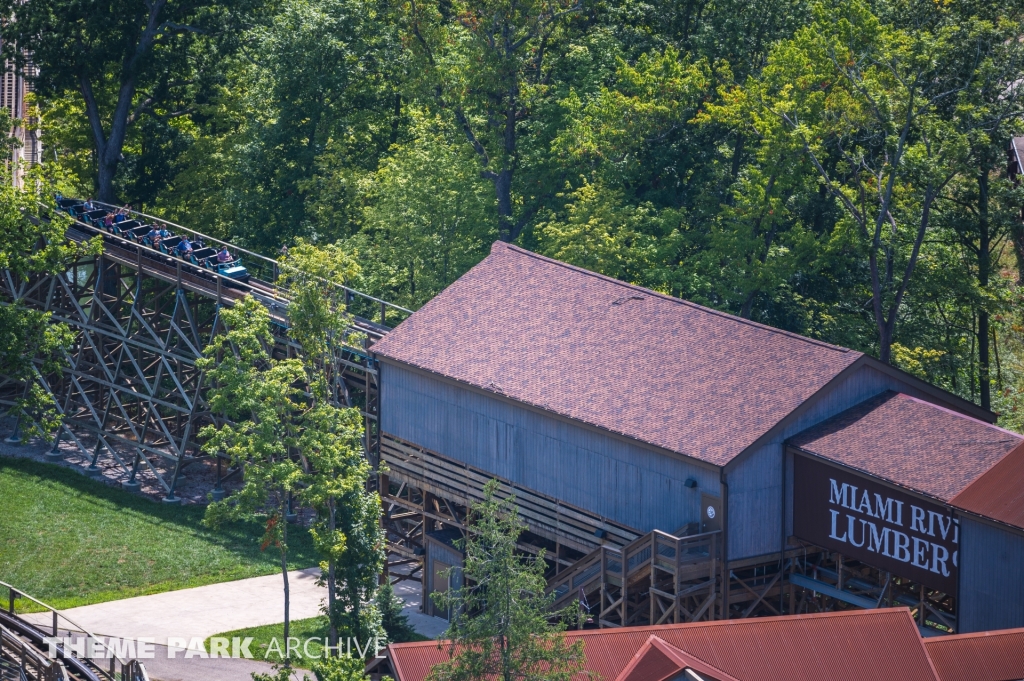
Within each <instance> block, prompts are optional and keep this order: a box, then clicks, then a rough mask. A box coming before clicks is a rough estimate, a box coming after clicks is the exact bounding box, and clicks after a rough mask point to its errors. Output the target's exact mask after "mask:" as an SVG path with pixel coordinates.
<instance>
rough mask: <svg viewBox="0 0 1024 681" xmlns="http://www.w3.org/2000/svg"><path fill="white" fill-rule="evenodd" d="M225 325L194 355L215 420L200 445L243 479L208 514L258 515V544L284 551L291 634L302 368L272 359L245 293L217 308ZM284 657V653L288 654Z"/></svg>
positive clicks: (222, 517)
mask: <svg viewBox="0 0 1024 681" xmlns="http://www.w3.org/2000/svg"><path fill="white" fill-rule="evenodd" d="M221 316H222V319H223V323H224V326H225V327H226V331H225V332H224V333H221V334H219V335H218V336H216V337H215V338H214V340H213V342H211V343H210V345H208V346H207V347H206V348H205V349H204V350H203V357H202V358H200V359H199V360H197V362H196V364H197V366H198V367H199V369H200V370H201V371H203V372H205V375H206V377H207V379H208V381H209V383H210V388H209V391H208V393H207V401H208V404H209V406H210V411H211V413H213V414H215V415H217V416H220V417H221V423H220V424H219V425H209V426H206V427H204V428H203V429H202V430H201V431H200V433H199V436H200V438H201V439H203V441H204V443H203V450H204V451H206V452H207V453H209V454H211V455H213V456H217V455H221V454H223V455H224V456H227V457H228V459H229V460H230V461H231V463H232V464H233V465H236V466H239V467H241V468H242V469H243V478H242V487H241V489H239V490H238V491H237V492H235V493H234V494H232V495H231V496H230V497H228V498H227V499H225V500H223V501H219V502H214V503H211V504H210V505H209V506H208V507H207V510H206V519H205V522H206V523H207V524H208V525H210V526H213V527H217V526H219V525H220V524H222V523H223V522H225V521H228V520H261V521H262V522H263V523H264V531H263V539H262V548H264V549H266V548H267V547H268V546H270V545H273V546H274V547H275V548H277V550H278V552H279V554H280V557H281V578H282V580H283V585H284V636H285V639H287V638H288V634H289V625H290V617H289V595H290V594H289V587H288V522H287V517H288V515H289V505H290V503H291V497H292V494H293V493H294V492H295V491H296V490H297V489H298V487H299V485H300V483H301V482H302V479H303V473H304V471H303V469H302V467H301V465H300V463H299V462H298V461H297V460H296V459H295V457H293V456H292V450H293V449H294V448H295V447H296V446H298V444H299V440H300V437H301V435H302V434H303V433H302V432H300V429H299V419H300V417H301V415H302V412H303V411H304V409H305V407H306V404H305V402H306V400H305V396H304V394H303V392H302V390H301V389H299V388H297V387H296V386H298V385H302V384H303V383H304V382H305V378H306V373H305V370H304V368H303V366H302V362H301V361H300V360H298V359H284V360H278V359H274V358H273V356H272V354H271V351H272V349H273V344H274V337H273V335H272V334H271V330H270V313H269V312H268V311H267V308H266V307H264V306H263V304H262V303H260V302H259V301H258V300H256V299H255V298H253V297H252V296H246V297H245V298H243V299H242V300H241V301H240V302H238V303H237V304H236V305H235V306H234V307H230V308H224V309H223V310H222V311H221ZM286 664H287V660H286Z"/></svg>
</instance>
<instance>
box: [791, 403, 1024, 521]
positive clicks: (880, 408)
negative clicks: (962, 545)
mask: <svg viewBox="0 0 1024 681" xmlns="http://www.w3.org/2000/svg"><path fill="white" fill-rule="evenodd" d="M789 442H790V444H792V445H795V446H797V447H799V448H800V449H802V450H804V451H806V452H810V453H812V454H816V455H818V456H821V457H823V458H826V459H830V460H832V461H835V462H837V463H840V464H843V465H844V466H848V467H850V468H854V469H857V470H860V471H863V472H865V473H868V474H870V475H873V476H876V477H879V478H882V479H885V480H888V481H890V482H893V483H896V484H897V485H902V486H904V487H908V488H910V489H913V490H916V491H918V492H922V493H924V494H927V495H929V496H932V497H934V498H936V499H939V500H941V501H949V500H951V499H952V498H953V497H955V496H956V495H957V494H959V493H960V492H961V491H962V490H963V489H964V488H965V487H967V486H968V485H969V484H970V483H971V482H972V481H974V480H975V479H976V478H978V476H980V475H981V474H982V473H984V472H985V471H987V470H989V468H991V467H992V466H993V465H994V464H995V463H996V462H997V461H999V459H1001V458H1002V457H1003V456H1004V455H1005V454H1006V453H1007V452H1008V451H1010V450H1011V449H1013V448H1014V447H1015V446H1017V445H1018V444H1019V443H1020V442H1021V436H1020V435H1017V434H1016V433H1011V432H1010V431H1008V430H1003V429H1002V428H997V427H996V426H993V425H990V424H988V423H985V422H983V421H979V420H977V419H974V418H971V417H970V416H965V415H963V414H960V413H957V412H955V411H951V410H949V409H944V408H943V407H939V406H936V405H934V404H931V403H929V402H924V401H923V400H919V399H916V398H913V397H910V396H908V395H904V394H902V393H895V392H891V391H889V392H884V393H882V394H880V395H876V396H875V397H872V398H871V399H869V400H866V401H864V402H861V403H860V404H858V405H857V406H855V407H852V408H850V409H847V410H846V411H844V412H842V413H841V414H839V415H837V416H835V417H833V418H831V419H829V420H827V421H824V422H822V423H819V424H818V425H816V426H813V427H811V428H809V429H808V430H805V431H804V432H802V433H798V434H797V435H796V436H794V437H793V438H791V439H790V441H789Z"/></svg>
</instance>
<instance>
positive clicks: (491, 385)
mask: <svg viewBox="0 0 1024 681" xmlns="http://www.w3.org/2000/svg"><path fill="white" fill-rule="evenodd" d="M441 339H443V340H441ZM374 352H376V353H377V355H379V356H380V357H382V358H384V359H390V360H395V361H398V362H402V363H404V364H408V365H411V366H414V367H418V368H420V369H424V370H426V371H429V372H433V373H436V374H440V375H443V376H446V377H448V378H450V379H454V380H456V381H459V382H462V383H465V384H469V385H471V386H475V387H477V388H480V389H483V390H486V391H489V392H492V393H496V394H499V395H504V396H506V397H509V398H511V399H513V400H516V401H518V402H523V403H526V404H530V405H534V406H537V407H540V408H542V409H545V410H547V411H551V412H555V413H557V414H560V415H562V416H566V417H569V418H572V419H576V420H578V421H582V422H585V423H588V424H591V425H593V426H597V427H599V428H603V429H606V430H610V431H614V432H618V433H621V434H623V435H626V436H628V437H630V438H633V439H636V440H639V441H643V442H647V443H650V444H652V445H656V446H658V447H661V448H664V449H667V450H670V451H673V452H678V453H681V454H685V455H687V456H692V457H695V458H698V459H702V460H704V461H707V462H710V463H713V464H716V465H724V464H725V463H728V462H729V461H730V460H731V459H732V458H733V457H735V456H736V455H737V454H739V453H740V452H742V451H743V450H744V449H745V448H746V447H748V446H749V445H751V444H752V443H753V442H754V441H755V440H757V438H758V437H760V436H761V435H763V434H765V433H766V432H768V431H769V430H770V429H771V428H772V427H773V426H775V425H776V424H778V423H779V422H780V421H781V420H782V419H783V418H785V417H786V416H787V415H788V414H790V413H791V412H792V411H793V410H794V409H796V408H797V407H798V406H800V405H801V404H802V403H803V402H805V401H806V400H807V399H808V398H810V397H811V396H812V395H814V394H815V393H816V392H817V391H819V390H820V389H821V388H822V387H823V386H824V385H825V384H827V383H828V382H829V381H830V380H832V379H833V378H835V377H836V376H837V375H838V374H839V373H841V372H842V371H843V370H844V369H846V368H847V367H849V366H850V365H851V364H853V363H854V362H855V361H856V360H857V359H858V358H860V357H861V356H862V355H861V353H859V352H854V351H851V350H847V349H845V348H839V347H836V346H832V345H828V344H826V343H822V342H818V341H815V340H811V339H808V338H804V337H802V336H798V335H796V334H792V333H788V332H785V331H780V330H778V329H773V328H771V327H767V326H763V325H760V324H756V323H753V322H751V321H749V320H745V319H740V318H738V317H734V316H731V315H728V314H724V313H721V312H717V311H715V310H711V309H708V308H704V307H701V306H699V305H695V304H693V303H689V302H686V301H683V300H679V299H677V298H672V297H669V296H665V295H662V294H660V293H655V292H653V291H649V290H647V289H643V288H639V287H637V286H631V285H629V284H625V283H623V282H620V281H616V280H614V279H610V278H608V277H604V276H601V275H598V274H594V273H593V272H588V271H586V270H582V269H579V268H577V267H572V266H569V265H566V264H564V263H560V262H558V261H555V260H550V259H548V258H544V257H541V256H538V255H536V254H534V253H530V252H529V251H526V250H523V249H521V248H517V247H515V246H510V245H507V244H503V243H500V242H499V243H496V244H495V245H494V246H493V248H492V249H491V254H490V255H489V256H488V257H487V258H486V259H485V260H484V261H483V262H481V263H480V264H479V265H477V266H476V267H474V268H473V269H472V270H470V271H469V272H468V273H466V274H465V275H463V276H462V277H461V278H460V279H459V280H458V281H456V282H455V283H454V284H452V285H451V286H449V287H448V288H447V289H445V290H444V291H443V292H442V293H441V294H440V295H438V296H437V297H435V298H434V299H433V300H431V301H430V302H429V303H427V304H426V305H424V306H423V308H422V309H420V310H419V311H418V312H416V313H415V314H413V315H412V316H411V317H409V318H408V319H407V320H405V321H404V322H402V323H401V324H400V325H399V326H398V327H397V328H396V329H395V330H393V331H391V332H390V333H388V335H387V336H386V337H385V338H384V339H383V340H381V341H380V342H378V343H377V344H376V345H375V346H374Z"/></svg>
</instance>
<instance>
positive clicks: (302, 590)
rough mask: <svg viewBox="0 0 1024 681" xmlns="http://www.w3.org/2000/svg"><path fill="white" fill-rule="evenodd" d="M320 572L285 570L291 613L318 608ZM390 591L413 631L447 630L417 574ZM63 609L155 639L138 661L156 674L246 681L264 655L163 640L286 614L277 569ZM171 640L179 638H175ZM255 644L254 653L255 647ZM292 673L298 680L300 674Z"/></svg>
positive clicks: (94, 626) (173, 679)
mask: <svg viewBox="0 0 1024 681" xmlns="http://www.w3.org/2000/svg"><path fill="white" fill-rule="evenodd" d="M319 575H320V569H319V568H310V569H308V570H296V571H293V572H289V573H288V581H289V588H290V592H291V598H290V601H291V603H290V613H291V618H292V619H293V620H299V619H307V618H310V617H316V616H317V615H319V614H320V605H321V602H322V601H323V599H324V598H325V597H326V595H327V590H326V588H324V587H318V586H317V585H316V579H317V577H319ZM395 593H396V594H397V595H398V597H399V598H401V599H402V600H403V601H405V608H403V612H404V613H405V614H406V615H407V616H408V618H409V623H410V624H412V626H413V627H414V628H415V629H416V631H417V632H418V633H420V634H421V635H423V636H426V637H428V638H436V637H437V636H439V635H440V634H441V633H443V632H444V630H445V628H446V627H447V626H448V622H447V621H445V620H443V619H440V618H437V617H430V616H428V615H424V614H423V613H421V612H419V606H420V584H419V582H413V581H402V582H399V583H398V584H396V585H395ZM62 614H63V615H65V616H66V617H68V618H70V619H71V620H72V621H74V622H75V623H76V624H78V625H79V626H80V627H83V628H85V629H88V630H89V631H90V632H92V633H93V634H95V635H96V636H100V637H111V638H116V639H122V640H131V641H136V640H138V639H140V638H148V639H151V640H152V641H153V642H154V643H155V650H154V656H153V657H151V658H150V659H145V660H143V663H144V664H145V666H146V669H147V670H148V671H149V675H150V678H151V679H152V680H153V681H251V676H250V675H251V673H252V672H254V671H258V672H263V673H270V671H271V667H270V665H269V664H266V663H265V662H263V661H262V660H247V659H230V658H227V659H225V658H221V659H217V658H212V659H203V658H200V657H198V656H190V657H189V658H187V659H186V658H185V657H184V656H185V653H183V652H177V653H176V654H175V655H174V657H173V658H169V657H168V654H167V646H168V641H169V639H184V641H185V642H186V643H185V645H186V646H188V647H198V645H199V642H201V641H204V640H206V639H207V638H209V637H210V636H213V635H215V634H222V633H226V632H229V631H235V630H237V629H246V628H249V627H256V626H262V625H265V624H277V623H279V622H283V621H284V593H283V590H282V585H281V575H280V574H276V575H267V576H266V577H253V578H251V579H242V580H238V581H234V582H223V583H221V584H211V585H210V586H201V587H196V588H193V589H181V590H179V591H168V592H165V593H160V594H153V595H151V596H138V597H136V598H126V599H124V600H120V601H109V602H106V603H97V604H96V605H86V606H82V607H79V608H71V609H69V610H64V611H62ZM24 619H26V620H28V621H30V622H33V623H34V624H36V625H37V626H39V627H40V628H41V629H43V630H49V628H50V627H51V626H52V622H53V620H52V615H50V613H36V614H31V615H24ZM60 626H61V628H62V629H63V628H65V627H67V626H68V623H67V622H66V621H64V620H62V621H61V624H60ZM171 643H172V644H175V645H182V644H181V642H180V641H171ZM252 652H253V654H255V655H259V651H257V650H253V651H252ZM293 678H295V679H296V680H300V679H301V678H302V674H301V673H298V675H297V676H294V677H293Z"/></svg>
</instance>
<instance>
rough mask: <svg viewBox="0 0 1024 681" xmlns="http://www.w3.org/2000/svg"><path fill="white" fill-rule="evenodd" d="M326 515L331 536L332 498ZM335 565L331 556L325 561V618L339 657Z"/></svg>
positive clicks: (333, 522) (333, 524)
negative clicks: (335, 604) (329, 626)
mask: <svg viewBox="0 0 1024 681" xmlns="http://www.w3.org/2000/svg"><path fill="white" fill-rule="evenodd" d="M327 508H328V509H329V510H328V514H329V515H328V516H327V536H328V537H333V536H334V531H335V528H336V527H337V514H336V513H335V510H334V500H333V499H332V500H330V501H328V502H327ZM336 569H337V568H336V566H335V563H334V559H333V558H331V559H330V560H328V561H327V620H328V622H329V623H330V625H331V628H330V631H329V633H328V634H327V635H328V639H329V640H328V644H329V645H330V646H331V647H333V648H334V653H333V654H334V655H337V656H338V657H341V651H340V650H339V649H338V626H337V623H336V622H335V617H336V614H335V612H334V609H335V606H334V603H335V601H336V599H337V595H336V594H335V592H334V589H335V585H336V583H337V577H336V575H335V571H336Z"/></svg>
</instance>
